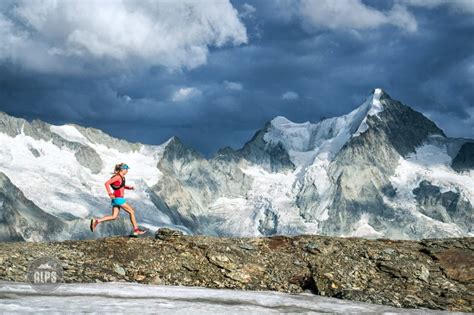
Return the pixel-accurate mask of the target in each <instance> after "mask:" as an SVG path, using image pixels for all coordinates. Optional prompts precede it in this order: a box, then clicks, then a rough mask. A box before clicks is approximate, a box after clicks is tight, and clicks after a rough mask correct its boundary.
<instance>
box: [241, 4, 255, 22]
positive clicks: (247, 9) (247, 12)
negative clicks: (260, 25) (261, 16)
mask: <svg viewBox="0 0 474 315" xmlns="http://www.w3.org/2000/svg"><path fill="white" fill-rule="evenodd" d="M255 12H257V9H256V8H255V7H254V6H253V5H250V4H248V3H244V4H243V5H242V10H241V12H240V14H239V16H240V17H242V18H244V19H245V18H254V17H255Z"/></svg>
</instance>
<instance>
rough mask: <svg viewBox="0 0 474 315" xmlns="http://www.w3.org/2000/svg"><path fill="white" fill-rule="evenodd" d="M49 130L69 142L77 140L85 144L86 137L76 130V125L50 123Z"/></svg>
mask: <svg viewBox="0 0 474 315" xmlns="http://www.w3.org/2000/svg"><path fill="white" fill-rule="evenodd" d="M49 130H51V132H54V133H55V134H57V135H59V136H60V137H61V138H63V139H66V140H67V141H70V142H79V143H82V144H86V143H87V142H88V140H87V138H86V137H85V136H84V135H83V134H82V133H81V132H80V131H79V130H77V128H76V127H74V126H72V125H62V126H54V125H51V126H50V127H49Z"/></svg>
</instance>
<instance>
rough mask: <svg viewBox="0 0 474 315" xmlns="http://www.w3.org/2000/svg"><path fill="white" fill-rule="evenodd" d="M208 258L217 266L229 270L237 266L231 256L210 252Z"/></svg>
mask: <svg viewBox="0 0 474 315" xmlns="http://www.w3.org/2000/svg"><path fill="white" fill-rule="evenodd" d="M207 258H208V259H209V261H210V262H211V263H212V264H214V265H216V266H217V267H220V268H224V269H226V270H229V271H230V270H233V269H235V268H237V265H236V264H234V263H233V262H232V261H231V260H230V258H229V257H227V256H225V255H223V254H208V256H207Z"/></svg>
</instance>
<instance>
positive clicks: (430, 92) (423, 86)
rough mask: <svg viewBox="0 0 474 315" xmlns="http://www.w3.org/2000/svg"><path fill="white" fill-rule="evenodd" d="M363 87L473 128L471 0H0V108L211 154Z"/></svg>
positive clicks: (336, 106)
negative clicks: (174, 141) (270, 124)
mask: <svg viewBox="0 0 474 315" xmlns="http://www.w3.org/2000/svg"><path fill="white" fill-rule="evenodd" d="M374 88H383V89H384V90H385V91H386V92H387V93H388V94H389V95H390V96H391V97H392V98H394V99H397V100H400V101H401V102H402V103H404V104H406V105H409V106H411V107H412V108H414V109H415V110H418V111H420V112H422V113H423V114H424V115H425V116H427V117H428V118H430V119H432V120H433V121H434V122H435V123H436V124H437V125H438V126H439V127H440V128H441V129H443V130H444V131H445V133H446V134H447V135H448V136H450V137H470V138H474V0H450V1H448V0H387V1H379V0H370V1H369V0H317V1H316V0H275V1H266V0H261V1H240V0H236V1H233V0H231V1H227V0H219V1H218V0H205V1H171V0H164V1H152V0H148V1H147V0H142V1H137V0H116V1H112V0H100V1H99V0H97V1H92V0H83V1H72V0H63V1H48V0H45V1H39V0H28V1H11V0H3V1H1V2H0V111H4V112H6V113H7V114H9V115H12V116H15V117H22V118H25V119H28V120H32V119H40V120H43V121H45V122H48V123H51V124H56V125H58V124H66V123H75V124H79V125H82V126H86V127H94V128H99V129H101V130H103V131H104V132H106V133H108V134H110V135H112V136H115V137H119V138H123V139H126V140H128V141H133V142H141V143H146V144H161V143H163V142H165V141H166V140H168V139H169V138H170V137H172V136H178V137H179V138H180V139H181V140H182V141H183V142H184V143H185V144H187V145H189V146H190V147H192V148H194V149H196V150H197V151H199V152H201V153H202V154H203V155H204V156H205V157H211V156H212V155H213V154H214V153H215V152H216V151H217V150H218V149H219V148H222V147H225V146H230V147H232V148H234V149H238V148H240V147H242V146H243V145H244V144H245V142H247V141H248V140H250V139H251V137H252V136H253V134H254V133H255V132H256V131H258V130H259V129H261V128H262V127H263V126H264V124H265V123H266V122H268V121H269V120H271V119H273V118H274V117H276V116H279V115H280V116H285V117H286V118H288V119H290V120H292V121H294V122H306V121H310V122H318V121H320V120H321V119H324V118H328V117H333V116H340V115H343V114H346V113H348V112H350V111H351V110H353V109H354V108H355V107H357V106H359V105H360V104H361V103H362V102H363V101H364V100H365V99H366V98H367V97H368V96H369V95H370V93H371V92H372V90H373V89H374Z"/></svg>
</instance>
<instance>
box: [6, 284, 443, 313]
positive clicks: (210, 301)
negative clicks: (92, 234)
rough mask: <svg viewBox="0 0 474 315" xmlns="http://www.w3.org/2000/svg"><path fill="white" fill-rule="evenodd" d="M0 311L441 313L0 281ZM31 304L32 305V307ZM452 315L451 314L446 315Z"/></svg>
mask: <svg viewBox="0 0 474 315" xmlns="http://www.w3.org/2000/svg"><path fill="white" fill-rule="evenodd" d="M0 295H1V297H0V308H1V309H2V310H3V311H5V312H8V313H10V312H15V313H18V312H20V313H35V314H43V313H45V314H46V313H48V314H51V313H58V314H59V313H93V314H95V313H97V314H104V313H107V314H109V313H120V314H121V313H128V312H130V311H131V310H140V312H142V313H146V314H148V313H154V314H157V313H158V314H162V313H163V314H245V315H249V314H282V313H285V314H287V313H291V314H296V313H298V314H300V313H304V314H326V313H333V314H334V313H336V314H348V313H357V314H359V313H371V314H372V313H376V314H447V313H448V312H443V311H434V310H424V309H403V308H395V307H390V306H384V305H376V304H369V303H362V302H353V301H346V300H341V299H335V298H327V297H322V296H318V295H314V294H309V293H302V294H285V293H280V292H269V291H240V290H228V289H207V288H200V287H177V286H157V285H145V284H137V283H113V282H110V283H87V284H71V283H67V284H62V285H61V286H60V287H59V288H57V289H56V290H55V291H53V292H51V293H41V294H39V293H38V292H36V291H34V290H33V289H32V288H31V287H30V285H28V284H26V283H13V282H2V283H0ZM33 305H34V306H33ZM450 314H452V313H450Z"/></svg>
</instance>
